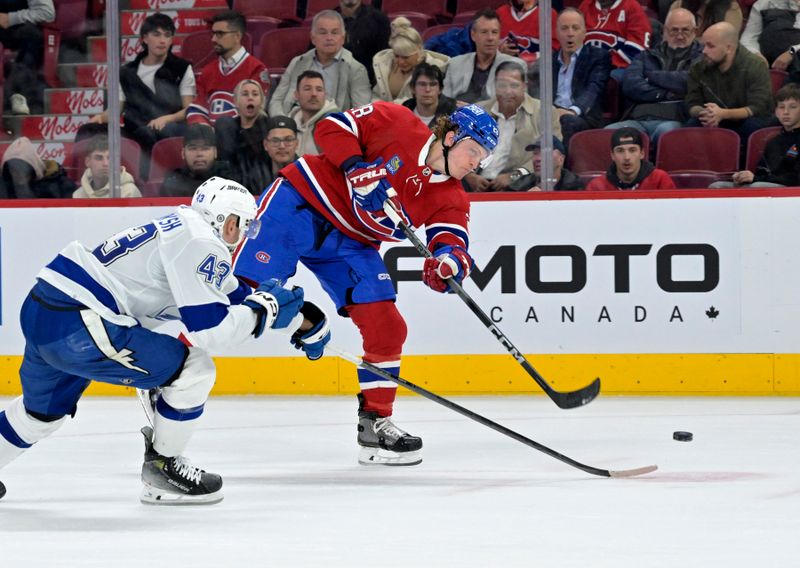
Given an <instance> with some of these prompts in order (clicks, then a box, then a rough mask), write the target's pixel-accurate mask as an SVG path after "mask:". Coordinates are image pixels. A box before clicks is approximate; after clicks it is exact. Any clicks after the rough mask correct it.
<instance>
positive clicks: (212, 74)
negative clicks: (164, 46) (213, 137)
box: [186, 52, 269, 124]
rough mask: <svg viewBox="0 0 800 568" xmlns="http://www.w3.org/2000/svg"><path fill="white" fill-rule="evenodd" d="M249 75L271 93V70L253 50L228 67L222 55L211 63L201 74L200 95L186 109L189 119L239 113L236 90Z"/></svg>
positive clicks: (210, 119) (209, 120)
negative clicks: (224, 65)
mask: <svg viewBox="0 0 800 568" xmlns="http://www.w3.org/2000/svg"><path fill="white" fill-rule="evenodd" d="M245 79H253V80H254V81H258V82H259V83H260V84H261V87H262V88H263V89H264V95H265V96H267V97H269V71H267V68H266V67H264V64H263V63H261V61H259V60H258V59H257V58H256V57H253V56H252V55H250V54H249V53H246V52H245V56H244V57H242V59H241V60H240V61H239V62H238V63H237V64H236V65H234V66H233V67H232V68H231V69H228V70H227V71H223V69H222V59H221V58H217V59H216V61H212V62H210V63H209V64H207V65H206V66H205V67H203V71H202V74H201V75H200V77H198V78H197V96H196V97H195V99H194V102H193V103H192V104H191V105H190V106H189V109H188V111H187V112H186V121H187V122H188V123H196V122H205V123H211V124H213V123H214V122H215V121H216V120H217V119H218V118H220V117H223V116H229V117H231V118H234V117H236V116H237V115H238V114H239V113H238V111H237V110H236V105H235V104H234V100H233V90H234V89H235V88H236V85H238V84H239V82H240V81H244V80H245Z"/></svg>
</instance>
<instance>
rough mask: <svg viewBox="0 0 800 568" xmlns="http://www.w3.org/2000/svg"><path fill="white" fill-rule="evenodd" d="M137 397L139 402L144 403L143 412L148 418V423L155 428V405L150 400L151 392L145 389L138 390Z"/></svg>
mask: <svg viewBox="0 0 800 568" xmlns="http://www.w3.org/2000/svg"><path fill="white" fill-rule="evenodd" d="M136 396H137V397H139V402H140V403H142V410H144V415H145V416H146V417H147V421H148V422H149V423H150V426H151V427H152V428H155V418H154V412H153V403H152V401H151V400H150V391H149V390H145V389H136Z"/></svg>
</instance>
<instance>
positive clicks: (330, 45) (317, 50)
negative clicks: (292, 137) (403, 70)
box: [269, 10, 372, 116]
mask: <svg viewBox="0 0 800 568" xmlns="http://www.w3.org/2000/svg"><path fill="white" fill-rule="evenodd" d="M344 40H345V33H344V21H343V20H342V16H341V14H339V12H334V11H333V10H322V11H321V12H318V13H317V14H316V15H315V16H314V19H313V20H312V21H311V43H312V44H313V45H314V49H310V50H308V51H307V52H305V53H302V54H300V55H298V56H297V57H295V58H294V59H292V60H291V61H290V62H289V66H288V67H287V68H286V72H285V73H284V74H283V77H281V82H280V83H278V87H277V88H276V89H275V93H274V94H273V95H272V98H271V99H270V102H269V115H270V116H279V115H286V114H288V113H289V112H290V111H291V110H292V107H293V106H295V104H297V101H295V99H294V92H293V91H292V87H296V86H297V78H298V77H299V76H300V74H301V73H302V72H303V71H308V70H309V69H311V70H312V71H318V72H320V73H322V76H323V77H325V92H326V93H327V97H328V98H329V99H333V100H334V101H336V106H338V107H339V108H353V107H360V106H363V105H366V104H368V103H369V102H370V101H371V100H372V89H371V88H370V84H369V77H368V76H367V69H366V67H364V66H363V65H362V64H361V63H359V62H358V61H356V60H355V58H354V57H353V54H352V53H350V52H349V51H348V50H347V49H345V48H344V47H343V46H344Z"/></svg>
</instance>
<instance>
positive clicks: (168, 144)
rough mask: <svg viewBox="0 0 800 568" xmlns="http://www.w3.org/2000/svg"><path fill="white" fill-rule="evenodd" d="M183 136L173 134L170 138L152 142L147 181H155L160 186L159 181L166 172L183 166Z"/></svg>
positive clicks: (162, 179)
mask: <svg viewBox="0 0 800 568" xmlns="http://www.w3.org/2000/svg"><path fill="white" fill-rule="evenodd" d="M182 150H183V137H182V136H173V137H171V138H164V139H162V140H159V141H158V142H156V143H155V144H153V149H152V151H151V156H152V157H151V159H150V175H149V176H147V182H148V183H157V184H158V186H159V187H160V186H161V182H163V181H164V178H165V177H167V174H168V173H169V172H170V171H172V170H174V169H176V168H180V167H183V164H184V162H183V155H182V153H181V152H182Z"/></svg>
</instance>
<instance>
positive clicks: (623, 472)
mask: <svg viewBox="0 0 800 568" xmlns="http://www.w3.org/2000/svg"><path fill="white" fill-rule="evenodd" d="M657 469H658V466H657V465H646V466H644V467H637V468H635V469H620V470H617V471H610V470H609V472H608V476H609V477H636V476H637V475H645V474H646V473H652V472H654V471H655V470H657Z"/></svg>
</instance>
